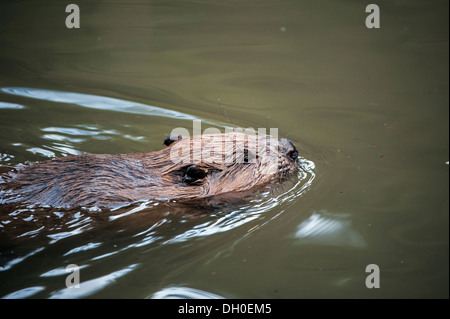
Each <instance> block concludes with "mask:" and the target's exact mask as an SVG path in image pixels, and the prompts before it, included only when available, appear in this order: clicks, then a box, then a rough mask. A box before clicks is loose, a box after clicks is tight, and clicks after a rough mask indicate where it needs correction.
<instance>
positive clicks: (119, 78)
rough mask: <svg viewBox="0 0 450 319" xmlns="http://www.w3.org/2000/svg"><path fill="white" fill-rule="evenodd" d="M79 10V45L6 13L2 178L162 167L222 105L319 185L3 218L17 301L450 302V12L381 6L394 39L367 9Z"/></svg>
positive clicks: (87, 4)
mask: <svg viewBox="0 0 450 319" xmlns="http://www.w3.org/2000/svg"><path fill="white" fill-rule="evenodd" d="M76 3H77V4H78V5H79V7H80V11H81V20H80V21H81V27H80V28H79V29H70V30H69V29H67V28H66V27H65V19H66V17H67V15H68V13H66V12H65V5H66V3H63V2H61V1H20V2H18V1H2V2H1V4H0V164H1V165H13V164H18V163H25V162H27V161H40V160H46V159H51V158H54V157H59V156H65V155H69V154H80V153H85V152H87V153H131V152H143V151H153V150H158V149H161V147H162V141H163V140H164V138H165V137H166V136H167V135H168V134H170V132H171V131H172V129H174V128H176V127H186V128H192V122H191V119H194V118H195V119H202V120H203V128H206V127H211V126H215V127H219V128H223V123H228V124H229V120H228V119H227V118H226V117H225V116H224V115H223V113H222V111H221V110H220V107H219V103H218V99H220V100H221V102H222V103H223V105H224V107H225V109H226V111H227V113H228V114H229V116H230V118H231V119H232V120H233V122H234V123H235V124H236V125H237V126H240V127H254V128H260V127H273V128H278V129H279V135H280V136H281V137H288V138H289V139H291V140H292V141H293V142H294V144H295V145H296V146H297V148H298V149H299V150H300V155H301V156H302V157H304V158H305V159H307V160H308V162H307V163H308V166H307V167H305V170H304V171H302V173H301V174H302V175H300V176H294V178H293V179H292V180H289V181H288V182H287V185H285V186H284V187H283V188H281V189H278V190H277V191H276V192H273V193H264V194H260V195H259V196H256V197H255V198H253V199H247V200H244V201H242V202H240V203H234V204H230V205H225V206H218V207H209V208H204V207H203V208H200V207H189V208H187V207H184V208H180V207H172V206H170V205H165V204H163V203H159V204H158V203H152V202H148V203H144V204H142V205H141V206H139V205H137V206H131V207H128V208H124V209H121V210H119V211H115V212H110V213H105V212H104V213H102V212H99V211H96V210H91V211H89V210H88V209H80V210H77V211H69V212H68V211H61V210H57V209H51V208H39V207H29V208H24V209H17V210H15V211H13V212H10V211H9V212H7V211H6V210H4V209H2V212H1V216H0V222H1V223H0V297H16V298H20V297H22V298H24V297H35V298H47V297H53V298H59V297H91V298H92V297H93V298H97V297H101V298H103V297H120V298H144V297H164V296H174V295H181V296H185V297H196V296H199V295H200V296H209V297H214V296H215V297H217V296H221V297H234V298H411V297H412V298H430V297H434V298H436V297H439V298H441V297H446V298H448V296H449V291H448V287H449V276H448V273H449V256H448V253H449V245H448V243H449V219H448V216H449V215H448V211H449V172H448V170H449V165H448V161H449V120H448V118H449V107H448V104H449V94H448V93H449V81H448V68H449V63H448V54H449V52H448V30H449V18H448V2H447V1H412V0H410V1H400V0H399V1H378V2H377V4H378V5H379V6H380V10H381V28H380V29H367V28H366V26H365V19H366V16H367V15H368V13H365V6H366V3H364V2H361V1H331V0H330V1H289V0H280V1H250V0H248V1H194V0H193V1H123V2H120V1H102V2H100V1H99V2H95V3H93V2H92V1H77V2H76ZM73 93H76V94H73ZM300 179H301V180H302V181H301V182H298V181H299V180H300ZM69 264H76V265H78V266H79V267H80V280H81V287H80V288H78V289H66V284H65V281H66V277H67V276H68V273H66V266H68V265H69ZM369 264H376V265H378V266H379V268H380V288H378V289H377V288H373V289H368V288H367V287H366V284H365V281H366V277H367V276H368V275H369V274H368V273H366V272H365V269H366V266H367V265H369Z"/></svg>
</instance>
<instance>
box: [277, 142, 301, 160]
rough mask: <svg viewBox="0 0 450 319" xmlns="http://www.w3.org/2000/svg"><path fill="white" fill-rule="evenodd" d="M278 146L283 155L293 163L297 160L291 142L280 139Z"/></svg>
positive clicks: (296, 152) (296, 154)
mask: <svg viewBox="0 0 450 319" xmlns="http://www.w3.org/2000/svg"><path fill="white" fill-rule="evenodd" d="M280 145H281V149H282V150H283V153H284V154H285V155H286V156H287V157H288V158H290V159H291V160H292V161H294V162H295V161H296V160H297V158H298V151H297V149H296V148H295V146H294V144H292V142H291V141H289V140H287V139H282V140H280Z"/></svg>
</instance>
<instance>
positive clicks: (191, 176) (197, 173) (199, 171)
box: [183, 165, 208, 185]
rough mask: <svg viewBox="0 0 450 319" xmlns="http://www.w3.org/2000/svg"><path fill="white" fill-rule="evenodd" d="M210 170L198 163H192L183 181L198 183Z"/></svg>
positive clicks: (190, 183) (191, 183)
mask: <svg viewBox="0 0 450 319" xmlns="http://www.w3.org/2000/svg"><path fill="white" fill-rule="evenodd" d="M207 173H208V171H207V170H206V169H205V168H202V167H199V166H197V165H191V166H189V167H188V168H187V170H186V172H185V173H184V176H183V182H186V183H188V184H189V185H193V184H195V183H197V182H198V181H199V180H200V179H203V178H205V177H206V175H207Z"/></svg>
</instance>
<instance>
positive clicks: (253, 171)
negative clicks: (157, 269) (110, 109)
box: [0, 133, 298, 208]
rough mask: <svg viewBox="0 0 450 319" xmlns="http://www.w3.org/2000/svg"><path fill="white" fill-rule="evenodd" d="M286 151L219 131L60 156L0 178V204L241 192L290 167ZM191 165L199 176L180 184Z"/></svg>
mask: <svg viewBox="0 0 450 319" xmlns="http://www.w3.org/2000/svg"><path fill="white" fill-rule="evenodd" d="M227 141H228V142H227ZM229 141H232V142H231V143H230V142H229ZM255 144H257V146H256V147H255ZM200 145H201V146H200ZM242 147H243V148H244V150H242ZM186 149H188V150H191V151H190V152H186V151H185V150H186ZM293 151H295V152H296V150H295V147H294V146H293V145H292V143H290V142H289V141H287V140H283V139H280V140H277V139H271V138H267V137H255V136H253V137H250V136H249V135H246V134H243V133H227V134H210V135H202V136H194V137H190V138H182V139H180V140H178V141H176V142H174V143H173V144H171V145H170V146H168V147H166V148H164V149H162V150H160V151H156V152H148V153H136V154H119V155H108V154H86V155H77V156H67V157H62V158H57V159H54V160H50V161H44V162H39V163H34V164H31V165H19V166H16V167H15V170H14V171H12V172H9V173H8V174H4V175H2V176H1V178H0V203H14V202H24V203H31V204H39V205H50V206H52V207H65V208H69V207H79V206H85V207H90V206H95V205H97V206H100V207H115V206H118V205H124V204H128V203H132V202H136V201H141V200H152V199H153V200H190V199H199V198H205V197H209V196H214V195H221V194H225V193H229V192H233V193H234V192H241V191H248V190H251V189H254V188H257V187H259V186H262V185H266V184H267V183H269V182H271V181H272V180H273V179H279V178H280V177H283V176H285V175H288V174H290V173H292V172H293V171H294V170H296V168H297V164H298V163H297V162H298V160H297V158H296V156H295V158H292V156H291V157H290V155H291V154H292V152H293ZM174 154H175V156H174ZM240 154H243V156H244V157H245V160H246V161H247V162H246V163H242V161H239V159H242V157H239V156H242V155H240ZM171 155H172V158H174V159H175V162H174V161H173V160H171ZM230 156H231V158H230ZM225 161H226V162H225ZM177 162H178V163H177ZM193 164H195V165H196V167H198V169H200V170H202V172H205V175H206V176H205V177H204V178H201V179H199V180H198V181H195V182H194V183H187V182H186V181H185V180H184V177H185V175H186V170H187V169H188V168H189V166H191V165H193Z"/></svg>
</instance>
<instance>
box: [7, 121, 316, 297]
mask: <svg viewBox="0 0 450 319" xmlns="http://www.w3.org/2000/svg"><path fill="white" fill-rule="evenodd" d="M40 131H41V132H43V137H44V140H46V141H52V142H53V143H52V144H51V145H42V146H41V147H39V148H37V147H36V148H34V149H28V151H30V152H41V153H43V154H45V155H47V156H48V157H53V156H54V155H55V154H54V153H51V152H52V151H50V150H54V151H56V150H58V151H59V152H63V153H64V154H78V153H81V152H80V151H79V150H78V149H77V146H78V145H79V143H80V142H82V141H84V140H85V139H89V138H92V137H93V138H96V137H101V136H103V137H107V136H111V135H122V134H121V132H120V131H118V130H111V129H101V128H99V127H98V126H95V125H76V126H74V127H64V126H46V127H43V128H41V129H40ZM4 160H5V161H6V157H5V158H4ZM299 161H300V163H301V164H300V167H299V170H298V173H297V174H296V175H294V176H292V178H290V179H288V180H285V181H283V182H281V183H280V182H275V183H273V184H271V185H268V186H267V187H266V188H265V189H264V190H263V191H262V192H260V193H259V194H257V195H252V196H249V197H245V198H242V199H241V200H239V201H238V202H233V201H231V202H230V201H229V200H227V199H223V200H220V201H216V202H211V203H205V204H206V205H204V204H202V205H194V206H183V205H181V204H180V205H178V204H176V203H166V202H157V201H145V202H140V203H135V204H133V205H130V206H125V207H120V208H117V209H114V210H112V211H109V210H108V211H104V210H102V209H101V208H98V207H87V208H81V209H78V210H61V209H53V208H51V207H45V206H43V207H42V206H36V205H28V206H27V205H25V206H23V207H15V208H13V209H12V210H10V211H8V206H5V207H3V208H2V213H1V214H0V235H1V236H3V237H2V238H4V240H2V241H1V244H2V246H1V247H0V248H1V249H0V271H2V272H4V273H7V272H9V271H14V270H15V269H17V268H21V267H22V268H23V267H28V266H27V264H28V263H29V262H31V261H29V259H30V258H31V257H36V256H45V255H46V254H48V253H49V251H51V250H52V249H53V247H56V248H55V249H57V250H58V253H57V254H56V255H54V261H52V262H49V263H48V265H46V267H45V268H44V269H40V271H39V273H38V274H36V276H35V277H34V278H33V281H36V282H40V283H41V284H40V285H35V286H30V287H24V288H20V289H19V290H16V291H12V292H11V291H9V292H7V293H6V294H4V297H5V298H26V297H30V296H34V295H38V296H44V295H45V296H47V297H50V298H82V297H88V296H91V295H93V294H95V293H98V292H99V291H102V290H103V289H106V287H108V286H109V285H111V284H112V283H114V282H116V281H117V280H118V279H119V278H121V277H123V276H125V275H127V274H129V273H131V272H134V271H135V270H136V269H138V264H136V263H134V264H132V265H131V266H126V267H124V268H122V269H121V270H114V271H112V272H110V273H108V274H106V275H105V274H104V271H102V268H103V266H102V265H104V263H105V262H108V263H110V262H111V261H114V260H121V259H123V258H124V257H125V256H128V255H129V254H135V253H136V252H139V251H140V250H141V249H149V250H151V251H155V253H156V252H157V251H161V250H165V249H171V248H170V247H177V246H178V245H184V244H188V245H189V243H191V242H193V241H198V240H207V239H208V238H215V237H217V236H218V235H220V234H223V233H226V232H230V231H232V230H234V229H239V228H242V227H243V226H244V225H246V224H252V223H255V222H256V223H258V226H263V225H265V224H267V223H269V222H270V221H271V220H273V219H275V218H277V217H278V216H280V215H281V214H282V212H283V211H281V212H278V213H276V214H275V215H274V214H272V213H271V212H273V211H274V210H275V211H276V210H277V208H278V207H283V206H285V205H288V204H289V203H292V202H294V201H296V200H297V199H298V198H300V197H302V195H303V194H304V193H305V192H306V191H307V190H309V189H310V187H311V185H312V183H313V181H314V178H315V172H314V169H315V164H314V162H312V161H310V160H308V159H306V158H303V157H301V156H300V157H299ZM246 196H248V195H246ZM247 228H251V229H250V230H249V231H247V232H245V233H244V234H243V236H249V235H250V233H251V231H252V230H253V229H256V227H247ZM111 236H113V237H114V238H115V240H117V241H118V244H114V245H111V244H110V241H109V238H110V237H111ZM17 240H20V242H16V241H17ZM36 247H37V248H36ZM80 258H82V260H80ZM69 261H70V262H72V263H75V264H77V265H79V266H80V269H81V270H82V272H83V273H85V272H86V271H90V270H91V269H94V270H95V272H96V275H94V276H91V277H88V278H86V279H85V280H83V281H82V283H81V288H80V289H67V288H63V289H55V287H53V286H51V285H52V284H50V283H49V280H51V279H52V278H57V281H58V282H59V281H61V282H62V281H63V279H64V278H65V276H67V273H66V272H65V268H64V267H62V266H61V265H64V264H67V263H68V262H69ZM108 269H109V267H108ZM46 282H47V284H46ZM48 284H50V286H47V285H48ZM52 287H53V288H52ZM167 289H169V290H162V291H160V292H158V293H156V294H155V295H153V296H152V298H172V297H174V296H175V295H176V296H179V297H180V296H185V297H186V298H198V297H201V296H203V297H208V298H216V297H220V296H216V295H214V294H210V293H207V292H201V291H197V290H193V289H191V288H183V287H181V288H176V291H175V290H173V289H175V288H173V287H172V288H167ZM180 289H181V290H180ZM55 291H56V292H55Z"/></svg>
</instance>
